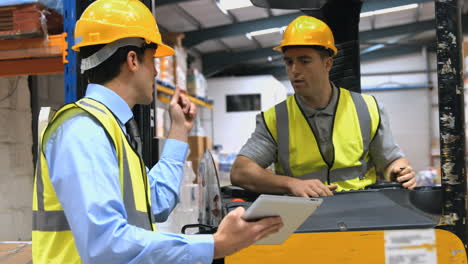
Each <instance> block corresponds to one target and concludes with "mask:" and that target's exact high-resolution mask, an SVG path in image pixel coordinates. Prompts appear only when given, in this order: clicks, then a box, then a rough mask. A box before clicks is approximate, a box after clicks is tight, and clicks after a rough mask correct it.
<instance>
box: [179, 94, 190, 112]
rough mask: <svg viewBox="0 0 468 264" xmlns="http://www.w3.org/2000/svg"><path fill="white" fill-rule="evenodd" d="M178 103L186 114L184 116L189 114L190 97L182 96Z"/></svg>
mask: <svg viewBox="0 0 468 264" xmlns="http://www.w3.org/2000/svg"><path fill="white" fill-rule="evenodd" d="M178 103H179V105H180V107H181V108H182V111H183V112H184V114H188V113H189V110H190V104H191V102H190V100H189V99H188V97H187V96H185V95H184V94H180V96H179V101H178Z"/></svg>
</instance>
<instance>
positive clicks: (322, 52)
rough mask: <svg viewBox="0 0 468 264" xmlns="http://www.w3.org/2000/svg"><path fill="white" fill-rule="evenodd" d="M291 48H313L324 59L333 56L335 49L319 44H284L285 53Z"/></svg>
mask: <svg viewBox="0 0 468 264" xmlns="http://www.w3.org/2000/svg"><path fill="white" fill-rule="evenodd" d="M289 48H312V49H314V50H316V51H318V52H319V55H320V58H322V59H324V58H327V57H331V56H333V50H331V49H327V48H325V47H323V46H318V45H297V46H284V47H283V48H282V49H281V50H282V51H283V53H285V52H286V51H287V50H288V49H289Z"/></svg>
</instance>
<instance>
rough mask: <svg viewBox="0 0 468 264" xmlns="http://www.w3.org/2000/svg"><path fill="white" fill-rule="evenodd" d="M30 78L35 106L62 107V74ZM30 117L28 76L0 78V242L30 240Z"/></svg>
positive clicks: (32, 173) (31, 168) (31, 173)
mask: <svg viewBox="0 0 468 264" xmlns="http://www.w3.org/2000/svg"><path fill="white" fill-rule="evenodd" d="M33 78H37V87H36V88H34V87H33V88H32V89H37V91H36V92H37V94H38V98H35V99H34V98H33V100H36V101H37V102H38V104H39V106H52V107H54V108H59V107H60V106H61V105H63V102H64V99H63V98H64V93H63V74H56V75H42V76H37V77H33ZM32 118H33V116H32V110H31V93H30V88H29V85H28V77H27V76H18V77H8V78H0V194H1V197H0V198H1V199H0V226H1V227H2V228H0V241H4V240H31V226H32V222H31V219H32V218H31V202H32V187H33V178H34V165H33V153H32V151H33V136H34V137H35V136H36V135H33V133H34V132H33V129H32ZM36 118H37V117H36Z"/></svg>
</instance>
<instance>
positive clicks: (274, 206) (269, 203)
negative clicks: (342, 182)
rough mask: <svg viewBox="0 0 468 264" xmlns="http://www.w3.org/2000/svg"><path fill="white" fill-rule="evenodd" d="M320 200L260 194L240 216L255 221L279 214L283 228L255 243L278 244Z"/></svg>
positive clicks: (292, 231)
mask: <svg viewBox="0 0 468 264" xmlns="http://www.w3.org/2000/svg"><path fill="white" fill-rule="evenodd" d="M322 201H323V200H322V199H320V198H308V197H293V196H284V195H268V194H262V195H260V196H259V197H258V198H257V199H256V200H255V202H254V203H253V204H252V205H251V206H250V207H249V208H248V209H247V210H246V211H245V213H244V215H243V216H242V218H243V219H244V220H246V221H255V220H259V219H261V218H265V217H268V216H281V219H282V220H283V224H284V226H283V228H281V229H280V231H279V232H278V233H275V234H272V235H270V236H268V237H266V238H263V239H261V240H259V241H257V242H256V243H255V244H257V245H280V244H282V243H283V242H284V241H286V240H287V239H288V237H289V236H290V235H291V234H292V233H294V231H296V230H297V228H298V227H299V226H300V225H301V224H302V223H304V221H305V220H306V219H307V218H308V217H309V216H310V215H312V214H313V213H314V212H315V210H316V209H317V208H318V207H320V205H321V204H322Z"/></svg>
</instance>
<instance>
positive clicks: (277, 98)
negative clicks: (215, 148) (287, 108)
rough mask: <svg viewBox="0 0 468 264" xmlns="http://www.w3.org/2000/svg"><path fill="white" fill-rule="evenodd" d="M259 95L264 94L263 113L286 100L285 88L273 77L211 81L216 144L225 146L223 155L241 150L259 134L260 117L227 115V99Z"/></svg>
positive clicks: (248, 113) (209, 80)
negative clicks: (258, 121) (251, 138)
mask: <svg viewBox="0 0 468 264" xmlns="http://www.w3.org/2000/svg"><path fill="white" fill-rule="evenodd" d="M255 93H259V94H261V109H262V110H266V109H268V108H270V107H271V106H273V105H275V104H276V103H279V102H281V101H282V100H284V99H285V98H286V89H285V87H284V86H283V85H282V84H281V83H280V82H279V81H278V80H276V79H275V78H274V77H273V76H270V75H262V76H250V77H226V78H213V79H208V97H210V98H212V99H214V109H213V111H214V112H213V113H214V144H221V145H223V151H225V152H237V151H239V150H240V148H241V147H242V146H243V145H244V144H245V142H246V141H247V139H248V138H249V137H250V134H252V132H253V131H254V130H255V116H256V115H257V114H258V113H259V111H248V112H229V113H228V112H226V95H234V94H255ZM207 126H208V125H207Z"/></svg>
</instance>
